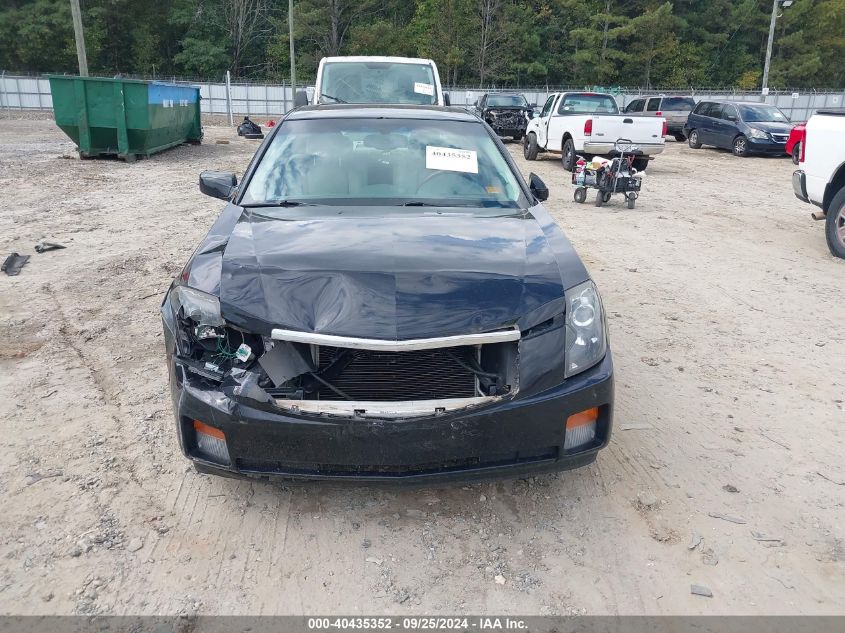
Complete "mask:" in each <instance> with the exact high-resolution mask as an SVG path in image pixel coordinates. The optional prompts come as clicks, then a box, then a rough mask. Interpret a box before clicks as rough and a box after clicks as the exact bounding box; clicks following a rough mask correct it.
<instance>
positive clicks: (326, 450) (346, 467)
mask: <svg viewBox="0 0 845 633" xmlns="http://www.w3.org/2000/svg"><path fill="white" fill-rule="evenodd" d="M170 371H171V380H170V385H171V395H172V398H173V403H174V411H175V413H176V420H177V432H178V435H179V441H180V444H181V447H182V451H183V453H184V454H185V456H186V457H188V458H189V459H191V460H193V461H194V462H195V464H196V466H197V469H198V470H200V471H203V472H212V473H216V474H221V475H226V476H241V477H255V478H267V479H269V478H276V477H279V478H284V479H334V480H355V481H362V480H363V481H382V482H384V481H393V482H419V481H441V480H451V479H473V478H484V477H490V476H494V475H509V476H516V475H519V474H523V473H528V472H542V471H557V470H567V469H571V468H577V467H579V466H584V465H586V464H589V463H591V462H592V461H594V460H595V458H596V454H597V453H598V451H599V450H601V449H602V448H603V447H604V446H606V445H607V443H608V440H609V438H610V432H611V425H612V417H613V363H612V360H611V356H610V352H609V351H608V353H607V356H606V357H605V358H604V360H602V361H601V362H600V363H599V364H598V365H596V366H595V367H593V368H592V369H589V370H587V371H585V372H584V373H582V374H579V375H578V376H574V377H572V378H570V379H568V380H566V381H565V383H563V384H561V385H558V386H557V387H554V388H553V389H549V390H547V391H544V392H542V393H539V394H536V395H532V396H527V397H523V398H517V399H514V400H508V401H499V402H497V403H495V404H492V405H489V406H485V407H479V408H476V409H467V410H463V411H454V412H450V413H444V414H441V415H436V416H430V417H418V418H405V419H389V420H388V419H371V418H347V417H343V418H341V417H330V416H307V415H296V416H294V415H290V414H288V413H285V412H281V411H279V412H276V411H275V410H274V411H267V410H264V409H261V408H253V407H250V406H246V405H244V404H242V403H239V402H235V401H233V400H232V399H230V398H228V397H227V396H225V395H224V394H223V393H222V392H220V391H218V390H217V389H216V388H215V387H213V386H211V385H210V384H209V383H208V382H204V381H203V380H201V379H199V378H197V377H195V376H194V375H192V374H190V373H188V372H185V371H183V370H182V368H181V367H177V366H176V364H175V363H174V362H173V360H172V359H171V360H170ZM591 407H599V419H598V423H597V429H596V437H595V440H594V441H592V442H591V443H589V444H587V445H585V446H583V447H580V448H578V449H575V450H573V451H565V450H564V438H565V424H566V420H567V418H568V417H569V416H570V415H572V414H574V413H577V412H580V411H583V410H585V409H589V408H591ZM193 420H199V421H201V422H203V423H205V424H208V425H211V426H213V427H216V428H218V429H220V430H221V431H223V433H224V434H225V437H226V444H227V447H228V451H229V456H230V463H228V464H221V463H214V462H213V461H209V460H208V459H204V458H203V457H202V456H201V455H200V454H198V451H197V448H196V440H195V435H194V432H193Z"/></svg>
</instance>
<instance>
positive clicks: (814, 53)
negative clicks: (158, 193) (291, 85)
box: [0, 0, 845, 89]
mask: <svg viewBox="0 0 845 633" xmlns="http://www.w3.org/2000/svg"><path fill="white" fill-rule="evenodd" d="M81 5H82V10H83V25H84V30H85V39H86V45H87V50H88V64H89V69H90V71H91V74H97V75H106V76H110V75H114V74H116V73H124V74H127V75H138V76H144V77H169V76H178V77H193V78H210V79H217V78H219V77H221V76H222V75H223V74H224V73H225V72H226V71H227V70H229V71H231V73H232V75H233V77H235V78H240V79H247V80H264V81H289V80H290V70H289V68H290V57H289V39H288V15H287V11H288V2H287V0H81ZM771 9H772V0H294V24H295V31H294V43H295V47H296V72H297V79H298V81H300V82H302V81H309V80H313V78H314V75H315V73H316V69H317V64H318V63H319V60H320V58H322V57H324V56H328V55H400V56H411V57H430V58H432V59H434V60H435V61H436V62H437V65H438V67H439V69H440V74H441V77H442V79H443V81H444V83H446V84H449V85H467V86H485V87H486V86H491V85H497V86H513V87H518V86H538V85H549V86H552V85H571V86H579V85H603V86H611V85H613V86H626V87H644V88H649V87H664V88H668V87H673V88H685V87H696V86H697V87H703V86H709V87H717V86H718V87H737V88H742V89H754V88H757V87H758V86H759V85H760V82H761V77H762V71H763V61H764V57H765V51H766V41H767V38H768V31H769V21H770V16H771ZM781 13H782V15H781V16H780V17H779V18H778V20H777V26H776V34H775V40H774V51H773V57H772V69H771V73H770V80H769V85H770V86H772V87H794V88H842V87H843V85H845V64H843V63H842V60H843V59H845V0H795V2H794V3H793V4H792V6H790V7H789V8H784V9H782V10H781ZM0 69H5V70H7V71H26V72H36V73H38V72H68V73H73V72H76V71H77V65H76V49H75V45H74V38H73V25H72V21H71V12H70V3H69V1H68V0H4V2H3V8H0Z"/></svg>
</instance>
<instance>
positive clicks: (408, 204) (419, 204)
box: [402, 200, 475, 208]
mask: <svg viewBox="0 0 845 633" xmlns="http://www.w3.org/2000/svg"><path fill="white" fill-rule="evenodd" d="M402 206H403V207H442V208H449V207H472V206H475V205H471V204H454V203H451V202H450V203H447V204H436V203H434V202H423V201H422V200H408V202H405V203H403V204H402Z"/></svg>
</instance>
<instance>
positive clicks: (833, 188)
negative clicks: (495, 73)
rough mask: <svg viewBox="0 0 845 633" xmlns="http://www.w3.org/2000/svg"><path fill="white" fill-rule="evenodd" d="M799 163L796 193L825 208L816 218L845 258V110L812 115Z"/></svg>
mask: <svg viewBox="0 0 845 633" xmlns="http://www.w3.org/2000/svg"><path fill="white" fill-rule="evenodd" d="M798 164H799V165H800V166H801V167H803V169H799V170H797V171H796V172H795V173H793V174H792V188H793V190H794V191H795V195H796V196H797V197H798V199H799V200H803V201H804V202H810V203H812V204H814V205H816V206H817V207H820V208H821V211H817V212H815V213H813V219H815V220H825V235H826V237H827V245H828V247H829V248H830V252H831V253H833V254H834V255H835V256H836V257H842V258H843V259H845V109H841V110H819V111H818V112H817V113H816V114H814V115H813V116H811V117H810V120H809V121H807V126H806V130H805V133H804V142H803V143H802V144H801V156H800V158H799V163H798Z"/></svg>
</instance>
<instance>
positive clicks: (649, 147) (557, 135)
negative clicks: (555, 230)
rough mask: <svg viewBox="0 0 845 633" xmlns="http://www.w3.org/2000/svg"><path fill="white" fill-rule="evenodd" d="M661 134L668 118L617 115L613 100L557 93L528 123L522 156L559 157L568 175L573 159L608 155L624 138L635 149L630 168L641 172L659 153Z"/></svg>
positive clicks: (575, 93)
mask: <svg viewBox="0 0 845 633" xmlns="http://www.w3.org/2000/svg"><path fill="white" fill-rule="evenodd" d="M665 135H666V119H664V118H662V117H635V116H629V115H627V114H620V113H619V106H618V105H617V104H616V100H615V99H614V98H613V97H612V96H611V95H608V94H601V93H596V92H555V93H552V94H551V95H549V98H548V99H547V100H546V103H545V105H544V106H543V110H542V111H541V112H540V115H539V116H536V117H534V118H533V119H531V121H529V122H528V128H527V130H526V135H525V137H524V139H523V153H524V155H525V158H526V159H528V160H535V159H536V158H537V155H538V154H539V153H540V152H549V153H552V154H560V155H561V161H562V162H563V168H564V169H566V170H567V171H572V169H573V168H574V167H575V161H576V155H577V154H589V155H606V156H612V155H614V154H615V153H616V150H615V147H616V141H617V139H626V140H629V141H631V144H632V145H633V146H634V147H635V150H634V152H633V153H634V154H636V155H637V158H636V159H634V168H635V169H637V170H638V171H643V170H644V169H645V168H646V167H647V166H648V161H649V160H651V158H652V157H653V156H655V155H657V154H659V153H661V152H662V151H663V147H664V143H665V139H664V136H665Z"/></svg>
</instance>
